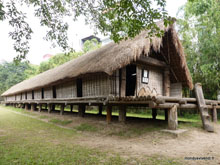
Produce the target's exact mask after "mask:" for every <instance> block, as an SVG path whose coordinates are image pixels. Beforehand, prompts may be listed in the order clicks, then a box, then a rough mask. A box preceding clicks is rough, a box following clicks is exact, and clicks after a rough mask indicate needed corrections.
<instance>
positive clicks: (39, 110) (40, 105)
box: [38, 104, 42, 112]
mask: <svg viewBox="0 0 220 165" xmlns="http://www.w3.org/2000/svg"><path fill="white" fill-rule="evenodd" d="M41 111H42V104H39V109H38V112H41Z"/></svg>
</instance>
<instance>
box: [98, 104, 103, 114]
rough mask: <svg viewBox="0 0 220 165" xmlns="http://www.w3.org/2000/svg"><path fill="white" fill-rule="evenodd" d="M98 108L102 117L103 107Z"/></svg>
mask: <svg viewBox="0 0 220 165" xmlns="http://www.w3.org/2000/svg"><path fill="white" fill-rule="evenodd" d="M98 107H99V115H100V116H102V109H103V108H102V105H99V106H98Z"/></svg>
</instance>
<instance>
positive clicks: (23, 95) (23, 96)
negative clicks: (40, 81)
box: [22, 92, 26, 100]
mask: <svg viewBox="0 0 220 165" xmlns="http://www.w3.org/2000/svg"><path fill="white" fill-rule="evenodd" d="M22 100H26V98H25V92H23V93H22Z"/></svg>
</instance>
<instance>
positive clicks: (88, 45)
mask: <svg viewBox="0 0 220 165" xmlns="http://www.w3.org/2000/svg"><path fill="white" fill-rule="evenodd" d="M100 47H101V43H99V42H98V41H97V40H96V39H92V40H87V41H86V42H85V43H84V44H83V52H84V53H87V52H89V51H92V50H95V49H98V48H100Z"/></svg>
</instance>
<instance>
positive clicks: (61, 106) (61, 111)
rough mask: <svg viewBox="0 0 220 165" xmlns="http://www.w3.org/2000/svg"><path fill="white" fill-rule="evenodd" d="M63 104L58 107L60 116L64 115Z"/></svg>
mask: <svg viewBox="0 0 220 165" xmlns="http://www.w3.org/2000/svg"><path fill="white" fill-rule="evenodd" d="M64 108H65V104H61V105H60V115H63V113H64Z"/></svg>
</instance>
